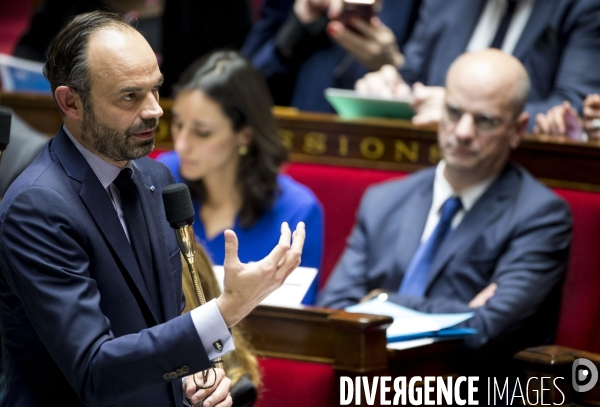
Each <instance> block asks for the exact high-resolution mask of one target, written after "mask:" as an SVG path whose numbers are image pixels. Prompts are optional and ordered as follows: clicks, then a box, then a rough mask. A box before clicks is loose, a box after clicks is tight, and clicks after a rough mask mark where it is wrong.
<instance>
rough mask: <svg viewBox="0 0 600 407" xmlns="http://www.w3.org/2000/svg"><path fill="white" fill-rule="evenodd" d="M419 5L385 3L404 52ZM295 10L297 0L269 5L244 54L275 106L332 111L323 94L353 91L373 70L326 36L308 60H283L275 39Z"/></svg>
mask: <svg viewBox="0 0 600 407" xmlns="http://www.w3.org/2000/svg"><path fill="white" fill-rule="evenodd" d="M420 2H421V1H420V0H387V1H384V2H383V9H382V11H381V15H380V18H381V21H383V23H384V24H385V25H387V26H388V27H389V28H390V29H391V30H392V31H393V32H394V34H395V36H396V40H397V41H398V44H399V45H400V47H401V46H402V45H403V44H404V42H405V41H406V38H407V37H408V34H409V33H410V30H411V28H412V23H413V22H414V20H416V15H417V11H418V4H419V3H420ZM293 5H294V0H265V2H264V4H263V6H262V10H261V19H260V20H259V21H257V22H256V23H255V24H254V26H253V27H252V30H251V31H250V34H249V35H248V38H247V39H246V42H245V44H244V47H243V48H242V52H243V53H244V54H245V55H246V56H247V57H248V58H250V59H251V60H252V63H253V64H254V66H255V67H256V68H257V69H258V70H259V71H260V72H261V73H262V74H263V76H264V77H265V78H266V79H267V82H268V83H269V88H270V89H271V93H273V96H274V99H275V103H276V104H280V105H290V106H294V107H297V108H298V109H301V110H312V111H323V112H333V108H332V107H331V105H329V103H328V102H327V100H326V99H325V96H324V95H323V92H324V91H325V89H326V88H332V87H333V88H345V89H352V88H354V83H355V82H356V81H357V80H358V79H360V78H362V77H363V76H364V75H365V74H366V73H367V72H368V71H367V69H366V68H365V67H364V66H362V65H361V64H360V63H359V62H358V61H356V60H355V59H354V58H353V57H352V56H351V55H350V54H349V53H347V52H346V50H345V49H344V48H342V47H341V46H339V45H338V44H337V43H335V41H331V40H330V39H329V38H328V37H327V35H326V34H325V33H323V34H322V36H321V37H319V39H318V40H317V41H314V42H313V49H312V52H310V53H309V55H306V56H302V58H295V59H286V58H283V57H282V56H281V54H280V53H279V52H278V50H277V49H276V45H275V44H276V37H277V32H278V31H279V29H280V28H281V26H282V25H283V23H284V21H285V20H286V18H287V16H288V14H289V13H291V12H292V8H293Z"/></svg>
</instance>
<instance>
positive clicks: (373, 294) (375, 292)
mask: <svg viewBox="0 0 600 407" xmlns="http://www.w3.org/2000/svg"><path fill="white" fill-rule="evenodd" d="M381 294H386V296H385V298H386V299H387V290H384V289H381V288H376V289H374V290H371V292H369V293H368V294H367V295H365V296H364V297H362V298H361V299H360V302H367V301H371V300H372V299H373V298H377V297H379V296H380V295H381Z"/></svg>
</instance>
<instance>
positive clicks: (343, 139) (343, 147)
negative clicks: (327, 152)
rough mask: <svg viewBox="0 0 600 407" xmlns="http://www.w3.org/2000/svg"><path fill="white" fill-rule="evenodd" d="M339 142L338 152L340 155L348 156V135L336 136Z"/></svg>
mask: <svg viewBox="0 0 600 407" xmlns="http://www.w3.org/2000/svg"><path fill="white" fill-rule="evenodd" d="M338 140H339V144H340V150H339V154H340V156H342V157H346V156H348V136H340V137H339V138H338Z"/></svg>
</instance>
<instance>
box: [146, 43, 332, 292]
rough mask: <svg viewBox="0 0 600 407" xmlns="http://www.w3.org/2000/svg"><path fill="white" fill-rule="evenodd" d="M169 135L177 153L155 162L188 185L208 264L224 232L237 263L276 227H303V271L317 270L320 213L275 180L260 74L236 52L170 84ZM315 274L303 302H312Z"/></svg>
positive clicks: (296, 188) (296, 187)
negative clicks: (235, 244) (235, 247)
mask: <svg viewBox="0 0 600 407" xmlns="http://www.w3.org/2000/svg"><path fill="white" fill-rule="evenodd" d="M175 89H176V97H175V100H174V102H173V107H172V115H173V118H172V123H171V133H172V136H173V142H174V145H175V151H172V152H169V153H165V154H163V155H161V156H159V157H158V161H161V162H163V163H164V164H166V165H167V167H169V169H170V170H171V172H172V173H173V175H174V176H175V179H176V181H177V182H185V183H187V184H188V186H189V187H190V192H191V194H192V199H193V201H194V209H195V212H196V219H195V222H194V232H195V234H196V237H197V239H198V241H199V243H200V244H202V245H203V246H204V247H205V249H206V251H207V253H208V255H209V256H210V258H211V260H212V261H213V263H214V264H217V265H222V264H223V260H224V258H225V252H224V247H225V245H224V234H223V232H224V231H225V229H232V230H233V231H234V232H235V233H236V235H237V237H238V239H239V242H240V252H239V257H240V260H242V261H244V262H250V261H256V260H259V259H261V258H262V257H264V255H263V253H264V254H268V253H269V252H270V250H271V248H272V247H273V244H274V243H276V242H277V239H278V238H279V229H280V225H281V222H284V221H285V222H288V223H289V224H290V225H292V226H295V225H296V224H297V223H298V222H300V221H303V222H304V223H305V224H306V231H307V235H308V236H310V238H309V239H307V241H306V246H305V248H304V252H303V255H302V263H301V266H306V267H315V268H317V269H318V268H320V265H321V257H322V252H323V210H322V207H321V204H320V203H319V202H318V200H317V198H316V197H315V196H314V194H313V193H312V192H311V191H310V190H309V189H308V188H307V187H306V186H304V185H301V184H299V183H298V182H296V181H294V180H293V179H292V178H290V177H289V176H287V175H280V174H279V171H280V168H281V165H282V164H283V163H284V162H285V161H286V159H287V154H288V152H287V149H286V147H285V146H284V145H283V142H282V140H281V139H280V137H279V136H278V133H277V128H276V125H275V119H274V118H273V115H272V113H271V107H272V100H271V96H270V94H269V90H268V88H267V85H266V83H265V81H264V79H263V78H262V77H261V76H260V73H259V72H258V71H257V70H256V69H254V68H253V67H252V65H251V63H250V62H249V61H248V60H246V59H245V58H244V57H242V56H241V55H240V54H238V53H237V52H235V51H217V52H214V53H212V54H209V55H207V56H206V57H204V58H202V59H201V60H199V61H197V62H196V63H194V64H193V65H192V66H191V67H190V68H189V69H188V70H186V72H185V73H184V74H183V76H182V78H181V80H180V81H179V83H178V85H177V86H176V88H175ZM317 287H318V276H317V277H316V278H315V280H314V281H313V284H312V286H311V288H310V289H309V291H308V293H307V294H306V296H305V298H304V301H303V303H304V304H313V303H314V300H315V296H316V291H317Z"/></svg>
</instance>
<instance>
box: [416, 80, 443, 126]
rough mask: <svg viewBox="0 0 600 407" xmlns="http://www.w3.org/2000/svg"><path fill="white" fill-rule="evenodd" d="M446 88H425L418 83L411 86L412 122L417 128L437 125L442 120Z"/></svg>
mask: <svg viewBox="0 0 600 407" xmlns="http://www.w3.org/2000/svg"><path fill="white" fill-rule="evenodd" d="M445 96H446V88H444V87H443V86H425V85H423V84H422V83H420V82H417V83H415V84H414V85H413V98H414V99H413V103H412V108H413V110H414V111H415V115H414V116H413V118H412V122H413V124H414V125H417V126H426V125H431V124H437V123H439V122H440V120H441V119H442V113H443V111H444V98H445Z"/></svg>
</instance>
